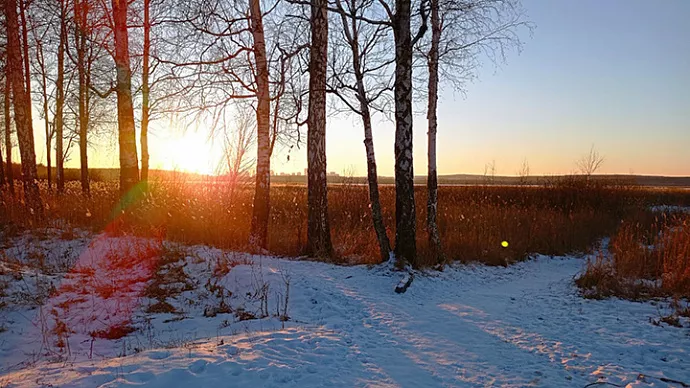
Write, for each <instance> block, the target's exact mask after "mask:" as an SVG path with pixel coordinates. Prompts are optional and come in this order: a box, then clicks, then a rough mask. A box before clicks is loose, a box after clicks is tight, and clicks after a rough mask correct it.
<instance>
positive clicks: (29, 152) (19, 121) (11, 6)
mask: <svg viewBox="0 0 690 388" xmlns="http://www.w3.org/2000/svg"><path fill="white" fill-rule="evenodd" d="M5 24H6V26H7V27H6V28H7V67H8V68H9V71H8V75H9V78H8V79H9V82H10V84H11V85H12V97H13V99H12V101H13V104H12V105H13V106H14V120H15V124H16V127H17V138H18V139H19V153H20V155H21V160H22V178H23V181H24V200H25V202H26V205H27V206H28V207H29V209H30V210H31V212H32V214H33V215H34V216H36V217H41V216H42V215H43V201H42V200H41V195H40V192H39V191H38V184H37V176H38V174H37V173H36V151H35V149H34V133H33V130H32V127H31V120H30V119H31V116H30V115H29V111H30V110H31V97H30V96H29V94H28V93H27V91H26V83H25V82H26V79H25V78H24V70H23V69H22V54H21V44H20V38H19V35H20V32H19V24H18V18H17V3H16V0H5Z"/></svg>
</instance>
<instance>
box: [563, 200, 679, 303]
mask: <svg viewBox="0 0 690 388" xmlns="http://www.w3.org/2000/svg"><path fill="white" fill-rule="evenodd" d="M609 255H610V256H609V257H601V258H599V259H598V260H596V261H595V262H593V263H589V265H588V266H587V269H586V271H585V272H584V273H583V274H582V275H581V276H580V277H579V278H578V279H577V281H576V282H577V284H578V285H579V286H580V287H581V288H583V290H584V291H585V295H588V296H590V297H593V298H599V297H607V296H614V295H615V296H621V297H626V298H630V299H641V298H646V297H651V296H674V297H677V298H683V297H685V298H688V297H690V214H687V213H670V212H665V213H661V214H653V213H647V214H643V215H639V216H638V217H636V218H632V219H629V220H626V221H624V222H623V223H622V224H621V226H620V227H619V228H618V231H617V233H616V234H615V235H614V236H613V237H612V238H611V241H610V244H609Z"/></svg>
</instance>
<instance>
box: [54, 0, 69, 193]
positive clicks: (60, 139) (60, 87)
mask: <svg viewBox="0 0 690 388" xmlns="http://www.w3.org/2000/svg"><path fill="white" fill-rule="evenodd" d="M66 3H67V0H59V5H60V14H59V16H60V17H59V20H60V27H59V28H60V31H59V38H58V52H57V79H56V81H55V115H54V118H53V121H54V123H55V143H56V144H55V159H56V160H55V165H56V175H57V176H56V183H57V191H58V193H62V192H64V190H65V170H64V161H65V150H64V116H63V110H64V106H65V50H66V49H67V4H66Z"/></svg>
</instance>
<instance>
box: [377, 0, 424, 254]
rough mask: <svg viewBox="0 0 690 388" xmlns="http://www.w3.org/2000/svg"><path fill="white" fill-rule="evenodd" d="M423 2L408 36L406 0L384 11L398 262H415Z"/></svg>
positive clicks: (407, 6) (408, 5) (396, 2)
mask: <svg viewBox="0 0 690 388" xmlns="http://www.w3.org/2000/svg"><path fill="white" fill-rule="evenodd" d="M426 8H427V4H426V2H422V3H421V4H419V15H420V17H421V20H422V23H421V25H420V27H419V30H418V31H417V33H416V34H415V36H414V37H413V36H412V32H411V26H410V23H411V15H412V4H411V2H410V0H395V14H393V13H392V11H391V10H390V8H386V12H387V13H388V14H389V15H390V19H391V20H392V22H393V36H394V39H395V83H394V91H395V92H394V96H395V221H396V222H395V224H396V227H395V255H396V259H397V260H399V261H400V262H401V263H409V264H411V265H413V266H414V265H416V264H417V231H416V228H417V225H416V213H415V200H414V169H413V160H412V144H413V143H412V53H413V47H414V45H415V44H416V42H417V41H418V40H419V39H420V38H421V37H422V36H423V35H424V33H425V32H426V30H427V24H426V23H427V13H426Z"/></svg>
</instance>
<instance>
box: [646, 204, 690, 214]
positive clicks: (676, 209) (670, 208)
mask: <svg viewBox="0 0 690 388" xmlns="http://www.w3.org/2000/svg"><path fill="white" fill-rule="evenodd" d="M650 210H651V211H653V212H658V213H665V212H666V213H690V206H675V205H657V206H652V207H650Z"/></svg>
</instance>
